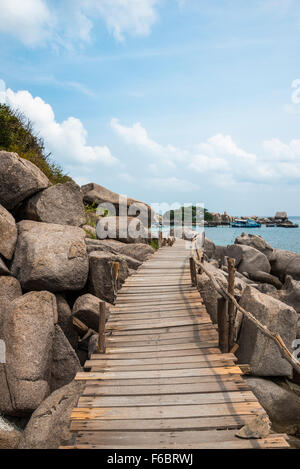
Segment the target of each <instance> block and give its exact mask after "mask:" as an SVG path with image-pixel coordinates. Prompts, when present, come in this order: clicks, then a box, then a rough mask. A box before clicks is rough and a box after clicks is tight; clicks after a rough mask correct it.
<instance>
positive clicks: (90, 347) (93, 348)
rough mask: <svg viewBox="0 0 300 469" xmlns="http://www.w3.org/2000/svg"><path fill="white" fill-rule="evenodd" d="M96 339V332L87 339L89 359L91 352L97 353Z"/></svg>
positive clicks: (97, 337) (97, 338)
mask: <svg viewBox="0 0 300 469" xmlns="http://www.w3.org/2000/svg"><path fill="white" fill-rule="evenodd" d="M98 340H99V336H98V334H93V335H92V336H91V337H90V339H89V344H88V358H89V360H90V359H91V357H92V355H93V354H95V353H99V349H98Z"/></svg>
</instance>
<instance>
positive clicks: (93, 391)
mask: <svg viewBox="0 0 300 469" xmlns="http://www.w3.org/2000/svg"><path fill="white" fill-rule="evenodd" d="M90 383H94V382H93V381H90V382H89V383H88V384H87V385H86V386H85V389H84V391H83V393H82V395H83V396H131V395H132V396H140V395H142V396H151V395H156V394H160V395H164V394H185V393H190V394H193V393H197V394H200V393H206V394H207V393H211V392H228V391H248V390H249V387H248V385H247V384H246V383H245V382H244V381H238V382H237V381H217V380H215V381H211V382H208V383H207V382H201V381H199V382H198V383H188V384H175V385H174V384H156V385H155V384H154V385H150V386H149V385H148V386H146V385H144V384H142V385H135V386H126V384H125V385H123V386H109V385H106V386H101V385H99V383H97V381H95V383H96V384H90Z"/></svg>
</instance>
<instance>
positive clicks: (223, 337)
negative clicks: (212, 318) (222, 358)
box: [218, 298, 229, 353]
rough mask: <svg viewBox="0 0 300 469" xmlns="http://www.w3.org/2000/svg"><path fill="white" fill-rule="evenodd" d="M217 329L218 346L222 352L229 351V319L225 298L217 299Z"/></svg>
mask: <svg viewBox="0 0 300 469" xmlns="http://www.w3.org/2000/svg"><path fill="white" fill-rule="evenodd" d="M218 331H219V347H220V350H221V352H222V353H228V351H229V321H228V301H226V300H225V298H219V299H218Z"/></svg>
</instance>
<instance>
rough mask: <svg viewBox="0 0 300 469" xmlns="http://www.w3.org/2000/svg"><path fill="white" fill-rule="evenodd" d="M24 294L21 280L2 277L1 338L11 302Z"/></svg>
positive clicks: (0, 305)
mask: <svg viewBox="0 0 300 469" xmlns="http://www.w3.org/2000/svg"><path fill="white" fill-rule="evenodd" d="M20 296H22V289H21V285H20V282H19V281H18V280H17V279H16V278H14V277H3V276H2V277H0V339H2V334H3V332H2V329H3V321H4V320H5V317H6V314H7V311H8V306H9V303H10V302H11V301H13V300H15V299H16V298H19V297H20Z"/></svg>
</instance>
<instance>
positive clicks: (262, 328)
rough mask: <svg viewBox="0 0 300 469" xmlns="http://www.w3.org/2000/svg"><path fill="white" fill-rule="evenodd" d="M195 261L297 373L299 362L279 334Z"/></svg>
mask: <svg viewBox="0 0 300 469" xmlns="http://www.w3.org/2000/svg"><path fill="white" fill-rule="evenodd" d="M195 262H196V264H197V265H199V266H200V267H202V269H203V271H204V272H205V273H206V275H207V276H208V277H209V278H210V280H211V281H212V283H213V285H214V287H215V289H216V290H217V292H218V293H219V294H220V295H221V296H223V297H224V298H225V299H226V300H228V301H231V302H232V303H233V304H234V306H235V307H236V309H237V310H238V311H240V312H241V313H243V315H244V316H246V318H247V319H249V321H251V322H252V323H253V324H255V326H256V327H257V328H258V329H259V330H260V331H261V333H262V334H264V335H265V336H266V337H268V338H269V339H270V340H272V341H273V342H274V343H275V344H276V346H277V348H278V350H279V352H280V354H281V356H282V358H284V359H285V360H287V361H288V362H289V364H290V365H291V366H292V367H293V369H294V370H295V371H296V372H297V373H299V374H300V362H299V361H298V360H297V359H296V358H295V357H294V356H293V355H292V354H291V352H290V351H289V349H288V348H287V346H286V345H285V343H284V342H283V340H282V338H281V336H280V335H279V334H276V333H274V332H272V331H270V330H269V329H268V328H267V327H266V326H264V325H263V324H262V323H261V322H260V321H258V320H257V319H256V318H255V317H254V316H253V314H251V313H249V311H246V310H245V309H244V308H242V307H241V306H240V305H239V304H238V302H237V301H236V299H235V298H234V296H232V295H231V294H230V293H228V291H227V290H226V289H225V288H224V287H223V285H221V284H219V283H218V282H217V281H216V279H215V278H214V277H213V275H212V274H211V273H210V272H209V271H208V270H207V269H206V268H205V266H204V265H203V264H201V263H200V262H198V261H195Z"/></svg>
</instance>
